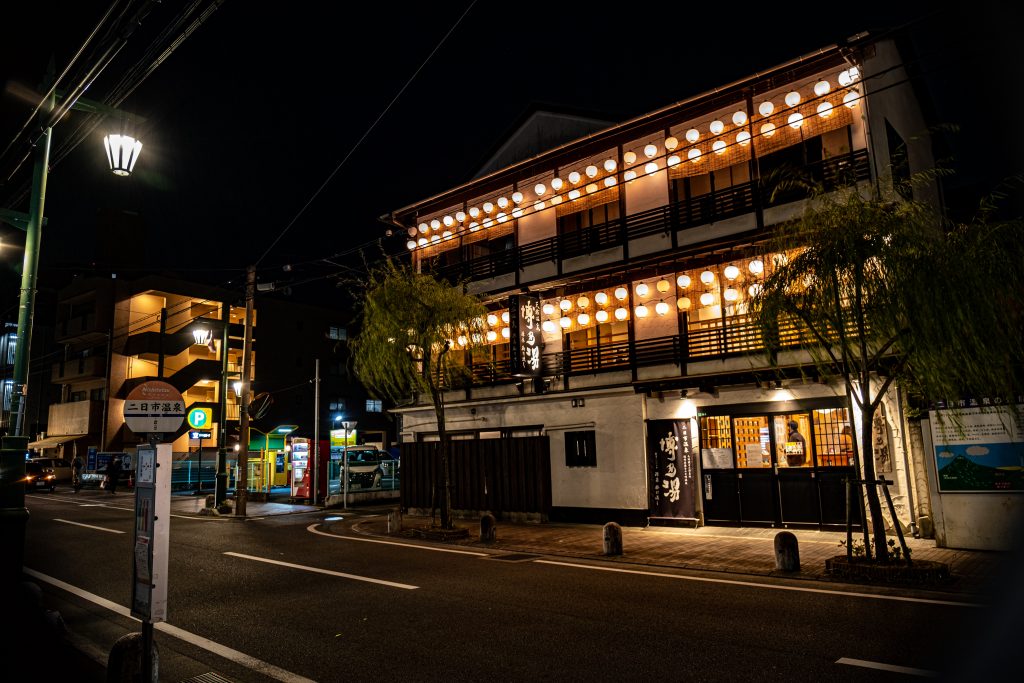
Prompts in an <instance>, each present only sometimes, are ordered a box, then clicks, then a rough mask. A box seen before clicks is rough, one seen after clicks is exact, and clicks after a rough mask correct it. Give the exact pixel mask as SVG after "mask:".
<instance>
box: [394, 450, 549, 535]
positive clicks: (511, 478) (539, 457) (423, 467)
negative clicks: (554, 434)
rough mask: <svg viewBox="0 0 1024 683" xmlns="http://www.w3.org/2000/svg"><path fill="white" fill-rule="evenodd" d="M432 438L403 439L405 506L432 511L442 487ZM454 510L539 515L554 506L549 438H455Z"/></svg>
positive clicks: (499, 515)
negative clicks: (552, 502)
mask: <svg viewBox="0 0 1024 683" xmlns="http://www.w3.org/2000/svg"><path fill="white" fill-rule="evenodd" d="M438 449H439V444H438V443H437V442H436V441H434V442H416V443H403V444H402V445H401V452H402V507H403V508H405V509H407V510H408V509H410V508H420V509H426V510H429V509H431V508H433V507H436V506H437V504H438V500H439V498H437V496H438V495H439V494H440V491H441V457H440V453H439V451H438ZM450 462H451V470H450V471H451V483H452V510H453V511H456V512H458V513H463V514H464V513H470V514H472V513H482V512H490V513H491V514H493V515H494V516H495V517H497V518H499V519H501V518H502V517H506V516H508V515H509V514H522V513H527V514H539V515H541V518H542V519H544V520H546V519H547V515H548V513H549V512H550V510H551V454H550V451H549V448H548V437H547V436H528V437H520V438H504V439H479V440H466V441H452V442H451V461H450Z"/></svg>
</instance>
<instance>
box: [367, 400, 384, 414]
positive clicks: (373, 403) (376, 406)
mask: <svg viewBox="0 0 1024 683" xmlns="http://www.w3.org/2000/svg"><path fill="white" fill-rule="evenodd" d="M366 412H368V413H381V412H384V406H383V405H382V404H381V402H380V401H378V400H375V399H372V398H368V399H366Z"/></svg>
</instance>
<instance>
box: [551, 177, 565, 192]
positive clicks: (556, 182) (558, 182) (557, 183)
mask: <svg viewBox="0 0 1024 683" xmlns="http://www.w3.org/2000/svg"><path fill="white" fill-rule="evenodd" d="M563 185H565V182H564V181H563V180H562V179H561V178H553V179H552V180H551V189H552V190H554V191H555V192H558V191H559V190H561V189H562V186H563Z"/></svg>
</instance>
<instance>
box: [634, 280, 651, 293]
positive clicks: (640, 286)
mask: <svg viewBox="0 0 1024 683" xmlns="http://www.w3.org/2000/svg"><path fill="white" fill-rule="evenodd" d="M649 291H650V288H648V287H647V283H645V282H641V283H640V284H638V285H637V286H636V295H637V296H647V292H649Z"/></svg>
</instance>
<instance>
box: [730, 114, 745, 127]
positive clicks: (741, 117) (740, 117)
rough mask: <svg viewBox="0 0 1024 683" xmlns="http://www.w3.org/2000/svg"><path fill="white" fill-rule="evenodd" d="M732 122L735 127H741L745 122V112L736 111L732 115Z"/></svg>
mask: <svg viewBox="0 0 1024 683" xmlns="http://www.w3.org/2000/svg"><path fill="white" fill-rule="evenodd" d="M732 122H733V124H735V125H737V126H742V125H743V124H745V123H746V122H747V112H745V111H738V112H736V113H735V114H733V115H732Z"/></svg>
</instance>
